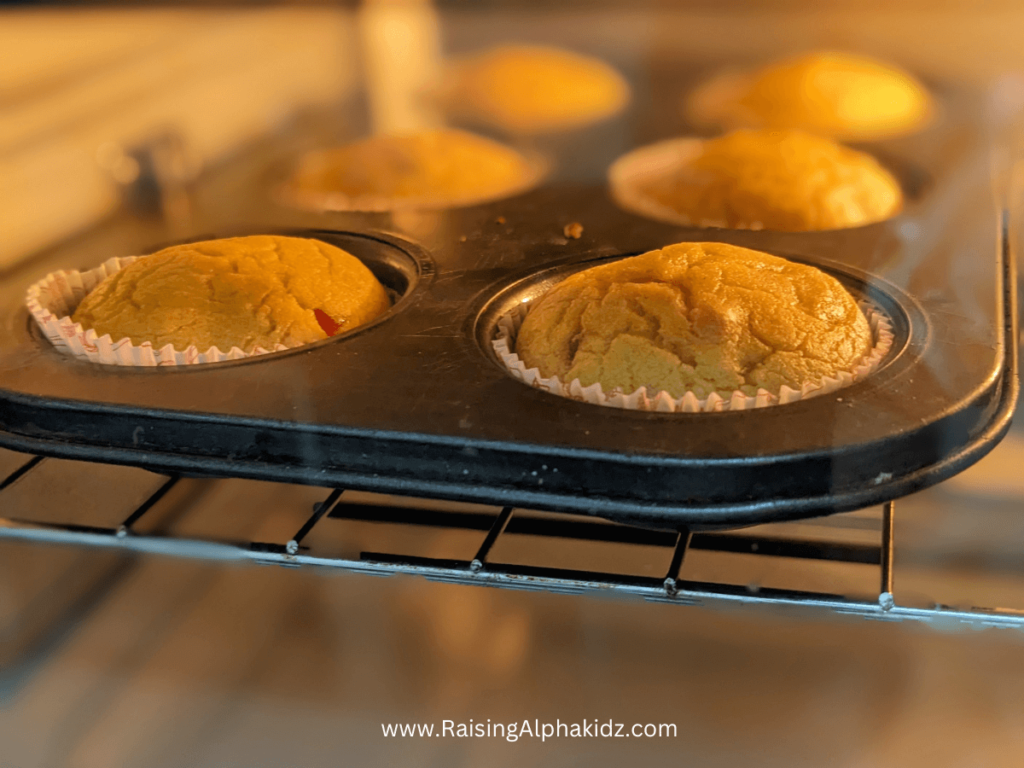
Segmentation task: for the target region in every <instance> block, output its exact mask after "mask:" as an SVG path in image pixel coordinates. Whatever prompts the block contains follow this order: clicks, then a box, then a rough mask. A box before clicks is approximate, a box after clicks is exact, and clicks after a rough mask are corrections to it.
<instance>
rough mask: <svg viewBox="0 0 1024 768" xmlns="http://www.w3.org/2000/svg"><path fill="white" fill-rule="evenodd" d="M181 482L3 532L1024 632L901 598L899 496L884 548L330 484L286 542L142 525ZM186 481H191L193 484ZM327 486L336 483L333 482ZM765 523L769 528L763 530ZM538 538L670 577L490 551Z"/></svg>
mask: <svg viewBox="0 0 1024 768" xmlns="http://www.w3.org/2000/svg"><path fill="white" fill-rule="evenodd" d="M44 461H46V459H43V458H42V457H34V458H31V459H29V460H27V461H26V462H25V463H24V464H22V465H21V466H19V467H18V468H17V469H15V470H14V471H13V472H12V473H10V474H9V475H8V476H7V477H6V478H5V479H3V480H2V481H0V509H2V508H3V507H4V506H5V505H4V503H3V500H4V494H5V493H6V492H9V489H11V488H12V487H15V486H16V485H17V483H18V482H19V481H21V480H23V479H24V478H26V477H27V476H28V475H29V474H30V473H32V472H33V471H37V470H38V468H39V466H40V465H41V464H42V463H43V462H44ZM182 481H183V478H181V477H178V476H167V477H165V478H163V480H162V482H160V483H159V484H158V485H157V486H156V488H155V490H152V491H150V492H148V495H146V497H145V498H144V499H143V500H142V501H141V503H138V504H137V505H136V506H134V508H132V509H130V511H127V513H126V514H125V515H124V517H123V519H122V522H121V523H120V524H118V525H116V526H110V527H101V526H89V525H81V524H73V523H65V522H59V521H39V520H28V519H23V518H17V517H0V540H7V541H22V542H36V543H45V544H63V545H73V546H78V547H92V548H105V549H108V550H121V551H125V552H134V553H146V554H159V555H167V556H171V557H178V558H192V559H203V560H212V561H221V562H232V561H233V562H240V563H244V562H250V563H256V564H265V565H266V564H271V565H279V566H283V567H289V568H302V567H306V568H309V567H320V568H331V569H336V570H337V571H342V572H351V573H360V574H369V575H375V576H391V575H399V574H404V575H417V576H422V577H425V578H426V579H429V580H433V581H439V582H446V583H452V584H463V585H475V586H490V587H502V588H509V589H520V590H537V591H548V592H554V593H562V594H579V595H583V594H590V595H612V596H620V597H626V598H642V599H644V600H647V601H651V602H656V603H664V604H670V605H691V606H692V605H700V606H710V607H715V606H718V607H728V606H748V607H754V606H770V607H775V608H793V609H803V610H811V611H817V612H823V613H826V614H827V613H831V614H841V615H852V616H859V617H863V618H869V619H880V620H887V621H900V620H909V621H916V622H923V623H926V624H932V625H934V626H941V627H942V628H950V627H955V626H963V627H973V628H985V627H1016V628H1024V612H1018V611H1012V610H1006V609H985V608H969V609H963V608H951V607H948V606H942V605H933V606H931V607H912V606H909V605H900V604H899V603H898V602H897V601H896V593H895V591H894V571H893V549H894V535H893V533H894V526H893V522H894V515H895V504H894V503H893V502H889V503H887V504H885V505H884V506H883V508H882V513H881V521H880V529H881V530H880V537H879V541H878V543H877V544H873V543H862V542H850V541H844V540H842V538H841V537H838V536H836V537H834V538H833V539H832V540H825V541H820V540H818V541H807V540H800V539H797V538H792V537H786V536H778V535H766V534H765V533H762V532H760V530H761V529H758V532H754V533H751V532H744V531H730V532H690V531H680V532H674V531H659V530H650V529H645V528H639V527H632V526H626V525H620V524H612V523H607V522H605V521H602V520H597V519H594V520H591V519H587V518H582V517H570V516H567V515H558V514H551V513H545V512H538V511H534V510H518V509H513V508H511V507H505V508H503V509H501V510H500V511H498V512H497V513H496V514H490V513H485V512H476V511H471V512H466V511H464V510H462V511H446V510H445V509H444V508H443V507H442V508H441V509H419V508H414V507H406V506H401V505H399V506H394V505H392V506H378V505H368V504H365V503H359V502H358V500H351V499H350V498H349V496H348V495H347V494H346V492H345V490H343V489H340V488H335V489H331V490H329V491H328V492H327V495H326V497H325V498H324V499H323V501H321V502H318V503H316V504H315V505H314V507H313V511H312V514H310V515H309V517H308V519H306V521H305V522H304V523H303V524H302V525H301V527H299V528H298V530H296V532H295V534H294V535H293V536H292V537H291V538H290V539H288V540H286V541H276V542H273V541H233V540H229V539H221V538H217V537H209V536H207V537H197V536H188V535H175V534H174V533H172V532H169V528H168V526H166V525H160V526H155V527H151V528H150V529H149V530H146V531H141V525H140V524H141V523H142V522H143V520H144V518H145V517H146V515H147V514H151V513H152V510H153V509H154V508H156V507H158V506H159V503H160V502H161V500H162V499H163V498H164V497H165V496H166V495H167V494H168V493H169V492H170V491H171V490H172V489H173V488H174V487H175V486H176V485H178V484H179V483H181V482H182ZM186 482H190V481H188V480H186ZM325 490H327V489H325ZM326 519H332V520H347V521H360V522H369V523H384V524H390V525H398V526H412V527H419V528H432V529H435V530H436V529H443V530H446V531H456V532H461V533H463V534H467V533H468V534H472V533H474V532H475V533H479V534H482V539H481V540H480V543H479V545H478V546H477V548H476V551H475V553H474V555H473V556H472V557H470V558H466V559H441V558H435V557H424V556H419V555H415V556H413V555H403V554H394V553H389V552H374V551H361V552H360V553H359V556H358V557H338V556H334V555H330V554H322V553H318V552H317V551H316V549H315V547H312V546H310V545H309V544H308V541H309V539H310V538H311V537H310V534H311V533H312V532H313V531H314V529H315V528H317V527H318V526H323V525H324V521H325V520H326ZM762 528H769V529H770V528H771V526H764V527H762ZM516 535H521V536H534V537H543V538H545V539H547V540H557V541H558V543H559V545H560V546H562V545H564V546H570V545H572V544H573V543H577V544H578V543H580V542H590V543H593V542H601V543H606V544H614V545H618V546H622V547H635V546H646V547H655V548H660V549H661V550H663V551H664V552H665V553H667V552H669V551H671V558H670V561H669V566H668V569H667V571H666V572H665V573H664V574H663V575H659V576H649V575H630V574H621V573H611V572H605V571H597V570H575V569H567V568H560V567H556V566H551V565H534V564H517V563H511V562H500V561H496V560H495V559H494V558H493V557H492V554H493V552H494V549H495V545H496V544H497V543H498V541H499V539H500V538H501V537H508V536H516ZM699 550H706V551H713V552H720V553H743V554H749V555H756V556H758V557H760V558H790V559H796V560H800V561H828V562H830V563H848V564H858V565H861V566H875V567H877V568H878V590H877V598H876V599H856V598H850V597H846V596H843V595H837V594H828V593H826V592H821V591H814V590H806V591H805V590H792V589H776V588H762V587H755V586H753V585H745V586H744V585H734V584H727V583H720V582H712V581H696V580H687V579H684V578H681V577H680V571H681V568H682V566H683V563H684V560H685V558H686V557H687V555H688V554H689V553H692V552H695V551H699Z"/></svg>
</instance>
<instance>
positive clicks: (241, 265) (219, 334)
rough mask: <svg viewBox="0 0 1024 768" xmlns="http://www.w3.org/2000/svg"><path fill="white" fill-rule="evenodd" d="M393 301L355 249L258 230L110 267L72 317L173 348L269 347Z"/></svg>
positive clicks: (363, 318)
mask: <svg viewBox="0 0 1024 768" xmlns="http://www.w3.org/2000/svg"><path fill="white" fill-rule="evenodd" d="M390 305H391V301H390V299H389V298H388V295H387V292H386V291H385V290H384V287H383V286H382V285H381V284H380V283H379V282H378V281H377V278H376V277H374V276H373V273H372V272H370V270H369V269H367V268H366V266H364V265H363V263H362V262H361V261H359V259H357V258H356V257H355V256H352V255H351V254H349V253H346V252H345V251H343V250H341V249H340V248H336V247H334V246H333V245H329V244H328V243H324V242H321V241H320V240H307V239H302V238H295V237H276V236H270V235H259V236H253V237H235V238H228V239H224V240H209V241H206V242H200V243H189V244H187V245H175V246H172V247H170V248H165V249H164V250H162V251H159V252H157V253H154V254H152V255H151V256H146V257H143V258H141V259H138V260H137V261H135V262H133V263H132V264H130V265H128V266H127V267H125V268H124V269H122V270H120V271H118V272H116V273H114V274H112V275H110V276H109V277H107V278H106V279H105V280H103V282H101V283H100V284H99V285H98V286H96V288H95V289H94V290H93V291H92V292H90V293H89V295H87V296H86V297H85V299H83V301H82V303H81V304H80V305H79V306H78V309H77V310H76V311H75V314H74V316H73V318H72V319H73V320H74V321H75V322H77V323H81V324H82V326H83V327H85V328H86V329H89V328H92V329H94V330H95V331H96V333H97V335H99V336H103V335H105V334H110V337H111V339H112V340H113V341H118V340H120V339H122V338H124V337H126V336H127V337H128V338H130V339H131V340H132V343H133V344H142V343H143V342H147V341H148V342H150V343H151V344H152V345H153V346H154V347H156V348H160V347H163V346H164V345H166V344H173V345H174V347H175V348H176V349H178V350H184V349H186V348H187V347H189V346H191V345H195V346H196V347H197V348H198V349H199V350H200V351H201V352H205V351H206V350H207V349H209V348H210V347H214V346H215V347H217V348H219V349H220V350H221V351H222V352H227V351H229V350H230V349H231V348H232V347H238V348H239V349H241V350H242V351H243V352H252V350H253V349H254V348H255V347H262V348H263V349H267V350H272V349H274V348H275V347H276V346H277V345H278V344H283V345H285V346H288V347H292V346H299V345H301V344H308V343H310V342H313V341H317V340H319V339H324V338H327V336H328V335H333V334H334V333H335V332H343V331H347V330H349V329H351V328H355V327H356V326H359V325H362V324H364V323H367V322H369V321H370V320H373V319H374V318H375V317H377V316H378V315H380V314H382V313H384V312H385V311H387V309H388V308H389V307H390Z"/></svg>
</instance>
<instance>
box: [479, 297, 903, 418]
mask: <svg viewBox="0 0 1024 768" xmlns="http://www.w3.org/2000/svg"><path fill="white" fill-rule="evenodd" d="M859 304H860V308H861V310H862V311H863V312H864V316H865V317H866V318H867V321H868V325H869V327H870V328H871V337H872V341H873V345H872V347H871V350H870V352H868V354H867V355H866V356H865V357H864V359H863V360H861V362H860V363H859V364H858V365H857V366H856V367H854V368H853V370H851V371H842V372H840V373H839V375H838V376H836V377H834V378H833V377H826V378H824V379H822V380H821V381H820V382H817V383H808V384H804V386H803V387H801V388H800V389H792V388H790V387H788V386H786V385H783V386H782V388H781V389H780V390H779V392H778V394H773V393H771V392H769V391H768V390H766V389H759V390H758V391H757V394H756V395H754V396H751V395H747V394H745V393H743V392H741V391H739V390H735V391H734V392H732V393H731V394H730V395H729V396H727V397H723V396H722V395H719V394H718V393H717V392H712V393H711V394H710V395H709V396H707V397H705V398H701V397H699V396H698V395H697V394H695V393H694V392H692V391H690V392H686V393H685V394H684V395H683V396H682V397H675V396H674V395H673V394H672V393H670V392H666V391H665V390H661V391H659V392H653V393H652V392H648V391H647V388H646V387H640V388H639V389H637V390H636V391H635V392H632V393H625V392H622V391H621V390H619V389H615V390H612V391H610V392H605V391H604V389H603V388H602V386H601V384H600V383H596V384H591V385H590V386H587V387H585V386H583V384H581V383H580V380H579V379H573V380H572V381H570V382H568V383H565V382H562V381H561V379H559V378H558V376H551V377H545V376H542V375H541V373H540V370H539V369H538V368H527V367H526V363H524V362H523V361H522V359H521V358H520V357H519V355H518V354H516V352H515V345H516V338H517V336H518V334H519V328H520V327H521V326H522V324H523V320H525V319H526V315H527V314H528V313H529V304H520V305H518V306H516V307H515V308H514V309H513V310H512V311H511V312H509V313H507V314H505V315H503V316H502V317H501V318H500V319H499V320H498V322H497V324H496V326H495V337H494V338H493V339H492V341H491V344H492V347H493V348H494V351H495V352H496V353H497V355H498V358H499V359H500V360H501V362H502V363H503V364H504V366H505V368H506V369H507V370H508V372H509V373H510V374H511V375H512V376H513V377H514V378H516V379H519V380H520V381H522V382H523V383H525V384H529V385H530V386H532V387H535V388H537V389H542V390H544V391H546V392H550V393H552V394H555V395H560V396H561V397H567V398H571V399H573V400H579V401H582V402H586V403H593V404H594V405H603V406H609V407H612V408H623V409H626V410H631V411H660V412H664V413H709V412H714V411H744V410H751V409H753V408H765V407H768V406H772V405H785V404H787V403H795V402H797V401H798V400H806V399H808V398H811V397H817V396H819V395H825V394H828V393H829V392H835V391H836V390H839V389H842V388H843V387H848V386H849V385H851V384H853V383H855V382H857V381H860V380H861V379H864V378H865V377H866V376H868V375H870V374H871V373H872V371H874V370H875V369H877V368H878V366H879V365H880V364H881V362H882V360H883V359H885V357H886V355H887V354H888V353H889V351H890V350H891V349H892V346H893V341H894V339H895V334H894V332H893V326H892V323H891V322H890V320H889V319H888V318H887V317H886V316H885V315H884V314H883V313H882V312H881V310H879V309H878V308H876V307H875V306H874V305H872V304H871V303H870V302H867V301H861V302H859Z"/></svg>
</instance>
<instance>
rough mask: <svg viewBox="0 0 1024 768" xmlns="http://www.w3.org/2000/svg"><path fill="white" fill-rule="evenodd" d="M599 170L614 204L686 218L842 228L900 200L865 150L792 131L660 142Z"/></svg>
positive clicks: (895, 185)
mask: <svg viewBox="0 0 1024 768" xmlns="http://www.w3.org/2000/svg"><path fill="white" fill-rule="evenodd" d="M609 178H610V182H611V185H612V193H613V196H614V197H615V199H616V200H617V201H618V202H619V204H620V205H622V206H623V207H625V208H627V209H629V210H633V211H635V212H637V213H640V214H643V215H646V216H649V217H651V218H656V219H660V220H663V221H670V222H673V223H678V224H684V225H687V226H700V227H726V228H731V229H773V230H782V231H789V232H807V231H816V230H824V229H843V228H847V227H859V226H862V225H864V224H870V223H872V222H876V221H882V220H884V219H888V218H890V217H892V216H894V215H896V214H897V213H898V212H899V211H900V209H901V208H902V207H903V193H902V191H901V189H900V185H899V182H897V181H896V179H895V178H893V176H892V174H890V173H889V172H888V171H886V170H885V169H884V168H883V167H882V166H881V165H880V164H879V163H878V161H877V160H875V159H874V158H873V157H871V156H870V155H868V154H865V153H863V152H858V151H856V150H853V149H850V148H848V147H844V146H842V145H840V144H836V143H835V142H833V141H831V140H829V139H825V138H822V137H820V136H813V135H811V134H808V133H803V132H801V131H774V130H738V131H733V132H732V133H728V134H726V135H724V136H720V137H718V138H715V139H708V140H706V141H702V140H697V139H680V140H673V141H668V142H661V143H659V144H654V145H651V146H649V147H644V148H642V149H639V150H636V151H634V152H631V153H629V154H628V155H626V156H625V157H623V158H621V159H620V160H619V161H617V162H616V163H615V164H614V165H613V166H612V168H611V170H610V172H609Z"/></svg>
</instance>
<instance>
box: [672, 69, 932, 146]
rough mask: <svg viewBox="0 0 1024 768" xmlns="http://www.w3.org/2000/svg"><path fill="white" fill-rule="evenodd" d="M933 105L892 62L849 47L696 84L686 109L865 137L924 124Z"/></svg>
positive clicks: (698, 114) (709, 118)
mask: <svg viewBox="0 0 1024 768" xmlns="http://www.w3.org/2000/svg"><path fill="white" fill-rule="evenodd" d="M933 111H934V108H933V105H932V99H931V96H929V94H928V91H927V90H926V89H925V87H924V86H923V85H922V84H921V83H920V82H918V81H917V79H916V78H914V77H913V76H912V75H911V74H910V73H908V72H905V71H903V70H901V69H899V68H898V67H894V66H892V65H890V64H886V63H884V62H881V61H878V60H876V59H872V58H869V57H867V56H859V55H855V54H850V53H838V52H831V51H826V52H817V53H807V54H802V55H799V56H793V57H790V58H786V59H783V60H781V61H778V62H775V63H773V64H769V65H768V66H766V67H764V68H762V69H760V70H757V71H755V72H753V73H750V74H745V75H738V76H732V77H729V76H726V77H725V78H723V79H719V80H716V81H712V82H710V83H709V84H707V85H706V86H705V87H704V88H703V89H699V90H698V91H697V92H696V93H695V94H694V95H693V97H692V98H691V101H690V112H691V115H692V116H693V117H695V118H696V119H697V120H699V121H701V122H713V123H717V124H719V125H725V126H729V127H741V126H746V127H753V128H799V129H802V130H806V131H810V132H812V133H817V134H820V135H823V136H831V137H833V138H837V139H842V140H847V141H873V140H878V139H884V138H889V137H893V136H900V135H904V134H907V133H912V132H914V131H917V130H919V129H920V128H922V127H924V125H925V124H927V122H928V121H929V120H930V119H931V116H932V114H933Z"/></svg>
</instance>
